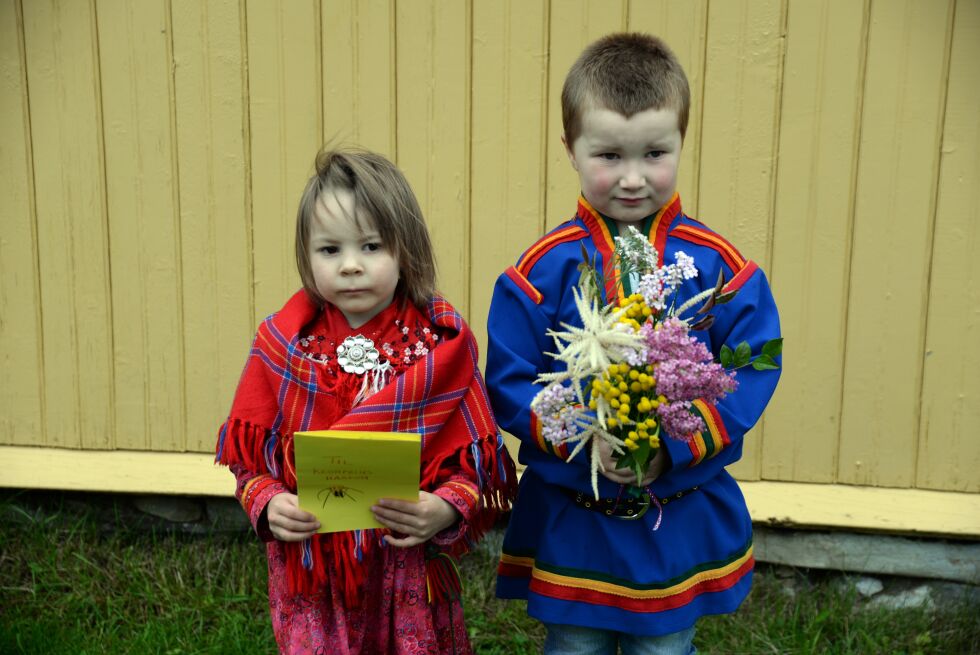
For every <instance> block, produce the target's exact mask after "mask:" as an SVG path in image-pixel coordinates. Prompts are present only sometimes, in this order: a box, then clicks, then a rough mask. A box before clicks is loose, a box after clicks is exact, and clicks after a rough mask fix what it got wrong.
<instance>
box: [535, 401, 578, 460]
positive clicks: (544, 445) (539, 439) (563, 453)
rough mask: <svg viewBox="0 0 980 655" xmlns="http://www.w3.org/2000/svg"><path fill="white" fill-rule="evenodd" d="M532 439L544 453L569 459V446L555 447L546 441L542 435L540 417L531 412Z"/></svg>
mask: <svg viewBox="0 0 980 655" xmlns="http://www.w3.org/2000/svg"><path fill="white" fill-rule="evenodd" d="M531 437H532V438H533V439H534V443H535V444H536V445H537V446H538V448H540V449H541V450H543V451H544V452H546V453H551V454H552V455H554V456H555V457H560V458H562V459H568V453H569V451H568V446H566V445H565V444H560V445H555V444H553V443H551V442H550V441H548V440H547V439H545V438H544V435H543V434H542V433H541V421H539V420H538V415H537V414H535V413H534V412H531Z"/></svg>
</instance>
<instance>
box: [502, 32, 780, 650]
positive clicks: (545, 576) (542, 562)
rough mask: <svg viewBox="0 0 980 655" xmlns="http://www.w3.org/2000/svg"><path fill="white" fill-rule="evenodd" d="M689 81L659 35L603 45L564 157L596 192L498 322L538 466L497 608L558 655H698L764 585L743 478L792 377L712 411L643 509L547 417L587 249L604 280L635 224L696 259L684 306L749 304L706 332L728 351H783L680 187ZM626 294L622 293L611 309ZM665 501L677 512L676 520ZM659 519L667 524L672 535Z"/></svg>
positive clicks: (712, 345) (516, 283)
mask: <svg viewBox="0 0 980 655" xmlns="http://www.w3.org/2000/svg"><path fill="white" fill-rule="evenodd" d="M689 102H690V93H689V90H688V84H687V78H686V77H685V75H684V71H683V70H682V69H681V67H680V64H679V63H678V62H677V59H676V58H675V57H674V55H673V53H672V52H671V51H670V50H669V49H668V48H667V46H666V45H665V44H664V43H663V42H662V41H660V40H659V39H657V38H655V37H651V36H648V35H644V34H614V35H610V36H607V37H605V38H603V39H600V40H599V41H597V42H595V43H593V44H592V45H590V46H589V47H588V48H586V50H585V51H584V52H583V53H582V55H581V56H580V57H579V59H578V61H576V63H575V64H574V65H573V66H572V69H571V71H570V72H569V73H568V77H567V78H566V80H565V86H564V89H563V91H562V122H563V126H564V136H563V138H562V142H563V143H564V144H565V149H566V151H567V153H568V159H569V161H570V162H571V164H572V168H574V169H575V171H576V172H577V173H578V176H579V180H580V183H581V191H582V194H581V196H580V197H579V200H578V210H577V212H576V214H575V216H574V217H573V218H572V219H571V220H569V221H568V222H566V223H564V224H562V225H561V226H559V227H557V228H556V229H554V230H552V231H551V232H550V233H549V234H547V235H546V236H545V237H543V238H542V239H540V240H539V241H538V242H537V243H535V244H534V245H533V246H531V247H530V248H529V249H528V250H527V251H526V252H525V253H524V255H523V256H522V257H521V258H520V259H519V260H518V262H517V264H516V265H515V266H512V267H510V268H508V269H507V271H506V272H505V273H504V274H503V275H501V276H500V278H499V279H498V281H497V284H496V287H495V289H494V294H493V301H492V304H491V307H490V317H489V348H488V354H487V386H488V388H489V390H490V395H491V401H492V403H493V408H494V411H495V413H496V417H497V419H498V421H499V423H500V426H501V427H502V428H504V429H506V430H508V431H509V432H511V433H512V434H514V435H516V436H517V437H518V438H520V440H521V450H520V459H521V461H522V462H523V463H524V464H525V465H527V469H526V470H525V471H524V475H523V479H522V480H521V485H520V491H519V493H518V498H517V501H516V503H515V506H514V510H513V514H512V516H511V519H510V525H509V527H508V530H507V535H506V537H505V539H504V544H503V554H502V557H501V561H500V566H499V569H498V578H497V595H498V596H500V597H501V598H526V599H527V601H528V605H527V610H528V613H529V614H530V615H531V616H533V617H535V618H537V619H539V620H540V621H543V622H544V623H545V624H546V626H547V629H548V635H547V639H546V641H545V649H544V650H545V653H555V654H557V653H561V654H563V655H564V654H567V653H589V654H590V655H595V654H603V653H609V654H615V653H616V652H617V650H616V649H617V645H618V646H621V647H622V649H623V653H624V654H625V655H630V654H633V653H664V654H666V653H683V654H687V653H691V652H694V648H693V644H692V640H693V637H694V624H695V622H696V621H697V619H698V618H699V617H700V616H702V615H705V614H720V613H726V612H733V611H735V609H736V608H738V606H739V604H740V603H741V602H742V600H743V599H744V598H745V596H746V594H747V593H748V591H749V587H750V585H751V580H752V568H753V564H754V560H753V557H752V523H751V521H750V519H749V514H748V510H747V508H746V506H745V501H744V499H743V498H742V495H741V493H740V491H739V488H738V485H737V484H736V483H735V480H734V479H733V478H732V477H731V476H730V475H729V474H728V473H727V472H726V471H725V466H727V465H728V464H731V463H732V462H734V461H736V460H737V459H738V458H739V457H740V455H741V452H742V438H743V436H744V435H745V432H746V431H747V430H748V429H749V428H751V427H752V425H753V424H754V423H755V422H756V421H757V420H758V418H759V416H760V415H761V414H762V411H763V409H764V408H765V406H766V403H767V402H768V401H769V398H770V396H771V395H772V393H773V390H774V389H775V387H776V382H777V380H778V378H779V372H778V371H756V370H753V369H751V367H746V368H743V369H740V370H739V371H738V374H737V379H738V385H739V386H738V390H737V391H736V392H734V393H732V394H729V395H728V396H727V397H726V398H725V399H724V400H723V401H721V402H719V403H718V404H717V405H713V404H710V403H706V402H701V401H698V402H696V403H695V407H696V408H697V409H698V413H699V415H701V416H702V418H703V419H704V423H705V426H706V429H705V430H704V431H703V432H702V433H699V434H698V435H696V437H695V438H694V439H692V440H690V441H688V440H680V439H673V438H669V437H668V438H665V439H662V440H661V445H662V448H661V449H660V452H659V454H658V455H657V457H656V458H655V459H654V460H653V462H652V463H651V465H650V468H649V470H648V471H647V475H646V478H645V480H644V486H646V488H647V489H649V490H650V491H651V492H652V493H653V494H654V495H655V496H656V499H654V501H653V502H651V503H650V504H649V506H648V507H649V509H648V510H646V509H644V506H645V503H643V502H638V501H633V500H626V499H625V497H624V487H623V485H624V484H628V483H630V482H631V481H632V482H633V483H634V484H635V477H634V475H633V473H632V472H630V471H626V470H623V469H619V470H617V469H616V468H615V456H614V455H612V454H611V453H610V452H609V450H608V449H607V448H606V449H603V452H602V455H603V462H604V465H605V468H606V472H605V473H603V474H602V476H601V477H600V478H599V495H600V499H599V500H598V501H596V500H595V496H594V494H593V492H592V489H591V482H590V472H589V463H588V462H589V460H588V454H587V450H583V451H582V452H581V453H580V454H578V455H576V457H575V459H574V460H573V461H571V462H566V461H565V460H566V458H567V456H568V449H567V448H565V447H554V446H553V445H551V444H550V443H548V442H546V441H545V440H544V439H543V438H542V436H541V432H540V429H539V427H538V421H537V417H535V416H534V414H533V413H532V412H531V409H530V402H531V400H532V399H533V398H534V396H535V395H536V394H537V392H538V391H539V390H540V388H541V386H540V385H536V384H535V378H536V377H537V376H538V374H540V373H543V372H547V371H552V370H554V369H555V368H556V364H555V360H554V359H553V358H551V357H549V356H548V355H547V354H546V353H548V352H553V351H554V343H553V342H552V341H551V339H550V338H549V337H548V336H547V335H546V331H547V330H548V329H549V328H552V329H560V328H559V326H560V324H561V323H569V324H575V325H580V324H581V321H580V320H579V317H578V313H577V311H576V308H575V305H574V301H573V297H572V288H573V287H574V286H575V285H576V283H577V282H578V279H579V274H580V272H579V270H578V266H579V264H580V263H581V262H582V248H583V247H584V249H585V251H586V252H587V253H588V255H589V257H590V258H591V257H596V258H597V260H598V265H599V270H602V266H603V265H604V264H605V263H607V262H608V261H609V259H610V257H611V255H612V252H613V245H614V242H613V238H614V237H615V236H616V235H617V234H619V233H621V232H622V231H623V230H625V229H626V228H627V226H634V227H636V228H637V229H639V230H640V231H641V232H642V233H643V234H645V235H648V236H649V239H650V241H651V243H652V244H653V245H654V247H655V248H656V249H657V252H658V253H659V254H660V257H661V263H663V262H664V261H666V262H668V263H673V262H674V254H675V253H676V252H678V251H683V252H685V253H687V254H688V255H690V256H692V257H694V261H695V263H696V266H697V268H698V271H699V275H698V277H697V278H695V279H693V280H689V281H686V282H684V284H683V286H681V287H680V288H679V289H678V292H677V293H678V303H681V302H683V301H684V300H685V299H687V298H690V297H692V296H693V295H695V294H697V293H698V292H699V291H701V290H703V289H707V288H710V287H711V286H713V285H714V284H715V283H716V282H717V280H718V274H719V272H721V273H723V274H724V278H725V289H726V290H738V293H737V295H736V297H735V299H734V300H732V301H731V302H729V303H727V304H724V305H718V306H716V307H715V308H713V309H712V313H713V314H714V315H715V322H714V324H713V325H712V327H711V328H710V329H709V330H707V331H704V332H694V333H693V334H695V335H697V336H698V338H700V339H702V340H704V342H705V344H706V345H707V346H708V348H709V349H710V350H711V351H712V352H713V353H715V355H716V356H717V353H718V351H719V349H720V348H721V346H722V344H728V345H729V346H730V347H732V348H734V347H735V346H736V345H737V344H738V343H739V342H741V341H743V340H744V341H748V342H749V344H750V345H751V346H752V351H753V353H758V352H759V351H760V349H761V346H762V344H763V343H765V342H766V341H767V340H769V339H773V338H776V337H778V336H779V318H778V316H777V313H776V306H775V303H774V302H773V298H772V294H771V292H770V290H769V285H768V283H767V281H766V277H765V275H764V274H763V272H762V270H761V269H759V268H758V267H757V266H756V265H755V264H754V263H752V262H750V261H746V260H745V259H743V258H742V256H741V255H740V254H739V252H738V251H737V250H736V249H735V248H734V247H733V246H732V245H731V244H729V243H728V242H727V241H726V240H725V239H723V238H722V237H720V236H719V235H717V234H716V233H714V232H712V231H711V230H710V229H708V228H707V227H705V226H704V225H703V224H701V223H699V222H697V221H695V220H693V219H691V218H689V217H687V216H685V215H684V214H683V212H682V211H681V205H680V199H679V198H678V196H677V194H676V193H675V191H674V189H675V187H676V183H677V166H678V161H679V159H680V153H681V146H682V145H683V141H684V133H685V130H686V128H687V116H688V108H689ZM611 293H615V287H614V286H613V285H611V284H607V287H606V296H607V301H608V300H609V299H610V294H611ZM658 502H659V507H658ZM658 519H659V520H660V525H659V527H656V524H657V521H658Z"/></svg>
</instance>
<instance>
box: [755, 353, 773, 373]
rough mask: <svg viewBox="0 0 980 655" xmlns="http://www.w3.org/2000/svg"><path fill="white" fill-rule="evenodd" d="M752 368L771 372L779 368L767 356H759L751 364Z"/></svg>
mask: <svg viewBox="0 0 980 655" xmlns="http://www.w3.org/2000/svg"><path fill="white" fill-rule="evenodd" d="M752 368H754V369H755V370H757V371H771V370H774V369H778V368H779V364H777V363H776V360H774V359H773V358H772V357H770V356H769V355H759V356H758V357H756V358H755V360H754V361H753V362H752Z"/></svg>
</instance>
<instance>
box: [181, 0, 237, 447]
mask: <svg viewBox="0 0 980 655" xmlns="http://www.w3.org/2000/svg"><path fill="white" fill-rule="evenodd" d="M242 9H243V8H242V7H241V6H240V5H239V4H237V3H235V2H227V1H225V0H208V1H207V2H198V0H175V1H174V3H173V5H172V16H173V38H174V65H175V71H174V89H175V97H176V112H177V148H178V152H179V167H178V170H179V187H180V235H181V243H180V245H181V262H182V263H181V266H182V270H183V280H182V286H181V298H182V303H183V304H182V306H183V317H184V322H183V331H184V340H185V348H184V363H183V367H184V389H185V397H186V415H185V420H184V432H185V434H186V449H188V450H195V451H210V450H212V449H213V448H214V441H215V433H216V431H217V427H218V424H219V423H220V422H221V421H222V420H223V419H224V416H225V414H226V413H227V411H228V408H229V407H230V406H231V399H232V396H233V394H234V391H235V386H236V385H237V383H238V377H239V374H240V373H241V370H242V366H243V365H244V363H245V356H246V354H247V353H248V348H249V344H250V341H251V337H252V333H253V328H254V327H255V325H254V322H253V321H254V318H253V313H252V304H251V292H250V287H251V270H250V266H251V257H250V255H249V248H250V246H251V243H250V240H249V231H250V230H251V214H250V208H249V204H248V191H247V182H248V180H247V179H246V166H245V164H246V162H245V153H246V149H245V148H246V144H245V134H244V130H243V126H244V124H245V96H244V94H245V85H244V79H243V76H244V54H245V52H244V43H243V40H244V38H245V35H244V34H243V33H242V24H241V17H240V13H241V11H242Z"/></svg>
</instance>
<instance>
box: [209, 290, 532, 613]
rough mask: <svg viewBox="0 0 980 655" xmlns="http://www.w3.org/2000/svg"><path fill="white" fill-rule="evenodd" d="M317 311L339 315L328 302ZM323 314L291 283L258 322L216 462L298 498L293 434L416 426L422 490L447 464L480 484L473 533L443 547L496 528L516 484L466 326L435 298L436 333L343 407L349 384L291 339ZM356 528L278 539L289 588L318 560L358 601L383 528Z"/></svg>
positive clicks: (431, 315)
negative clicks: (340, 383) (393, 372)
mask: <svg viewBox="0 0 980 655" xmlns="http://www.w3.org/2000/svg"><path fill="white" fill-rule="evenodd" d="M396 302H397V301H396ZM404 304H405V307H404V308H403V309H401V310H397V309H396V312H397V314H396V315H397V316H398V317H400V318H402V319H403V320H402V322H401V324H402V325H405V324H407V323H408V322H409V321H410V319H411V318H412V316H417V315H418V310H417V309H416V308H415V307H414V306H412V305H411V303H404ZM322 311H326V312H330V311H332V312H336V313H339V312H337V310H336V309H335V308H333V307H331V306H328V307H327V308H326V309H324V310H322ZM320 312H321V309H320V308H319V307H318V306H317V305H315V304H314V303H313V302H312V301H310V299H309V297H308V296H307V294H306V292H305V291H303V290H300V291H299V292H297V293H296V294H294V295H293V297H292V298H290V299H289V301H288V302H287V303H286V304H285V305H284V306H283V308H282V309H281V310H280V311H278V312H277V313H275V314H273V315H272V316H270V317H269V318H267V319H266V320H265V321H263V322H262V324H261V325H260V326H259V329H258V333H257V334H256V336H255V340H254V342H253V344H252V349H251V351H250V353H249V357H248V360H247V362H246V365H245V370H244V372H243V373H242V377H241V379H240V381H239V383H238V389H237V391H236V392H235V398H234V401H233V402H232V408H231V413H230V414H229V416H228V420H227V421H226V422H225V423H224V424H223V425H222V426H221V429H220V431H219V434H218V444H217V448H216V457H215V460H216V461H217V462H219V463H221V464H225V465H228V466H231V465H240V466H242V467H244V468H245V469H246V470H247V471H249V472H252V473H255V474H259V475H261V474H266V475H270V476H271V477H273V478H275V479H277V480H280V481H282V482H283V484H284V485H285V486H286V487H287V488H288V489H290V490H291V491H293V492H294V493H295V490H296V475H295V468H294V463H293V448H292V437H293V433H294V432H301V431H306V430H322V429H344V430H375V431H386V432H413V433H421V434H422V471H421V478H420V479H421V482H420V486H421V488H422V489H423V490H426V491H433V490H434V489H435V488H436V487H437V486H438V484H439V480H440V470H441V469H443V468H444V467H448V468H451V469H452V468H454V469H461V470H462V471H463V472H464V473H465V474H467V475H468V476H469V477H471V478H472V479H473V480H475V481H476V482H477V483H478V486H479V488H480V494H481V504H482V510H481V511H480V512H478V513H477V514H476V516H475V517H474V518H473V520H471V521H470V524H469V535H470V539H469V540H467V539H460V540H459V543H458V545H456V546H454V547H453V548H452V549H451V553H450V554H452V555H458V554H461V553H462V552H463V551H465V550H466V549H467V548H468V544H467V543H464V542H467V541H471V542H474V541H476V540H477V539H478V538H479V537H481V536H482V535H483V534H484V533H485V532H486V531H487V529H489V528H490V527H491V526H492V525H493V522H494V520H495V519H496V515H497V512H498V511H500V510H503V509H505V508H506V507H507V506H508V503H509V502H510V501H511V500H512V499H513V497H514V494H515V492H516V480H517V478H516V475H515V472H514V463H513V461H512V460H511V459H510V456H509V455H508V453H507V450H506V449H505V448H504V443H503V439H502V437H501V435H500V432H499V431H498V429H497V425H496V422H495V421H494V418H493V413H492V411H491V409H490V404H489V401H488V399H487V394H486V388H485V386H484V383H483V377H482V376H481V375H480V371H479V368H478V354H477V346H476V341H475V339H474V338H473V334H472V332H471V331H470V329H469V326H467V325H466V323H465V322H464V321H463V319H462V318H461V317H460V315H459V314H458V313H457V312H456V310H455V309H453V307H452V305H450V304H449V303H448V302H447V301H446V300H444V299H443V298H440V297H436V298H434V299H433V300H432V301H431V302H430V303H429V305H428V307H427V308H426V315H427V317H428V320H429V322H430V323H431V324H432V325H433V326H435V327H436V328H438V329H439V330H438V331H439V334H440V335H441V336H440V340H439V341H438V344H437V345H436V347H435V348H433V349H432V350H430V351H429V352H428V354H426V355H425V356H423V357H421V358H420V359H418V360H416V361H415V362H414V363H413V364H412V365H411V366H410V367H409V368H408V369H407V370H405V371H404V372H403V373H402V374H401V375H398V377H396V378H395V379H393V380H392V381H391V382H389V383H388V384H387V386H385V387H384V388H382V389H381V390H380V391H378V392H377V393H375V394H374V395H372V396H370V397H369V398H368V399H366V400H364V401H363V402H361V403H360V404H359V405H357V406H356V407H354V408H353V409H351V410H350V411H346V410H348V409H349V408H350V394H349V393H348V392H349V390H343V389H339V388H336V387H334V388H332V389H331V388H330V387H331V386H332V385H331V384H330V382H329V381H328V380H325V379H324V377H323V375H322V374H321V375H320V376H319V377H318V375H317V364H316V363H314V362H313V361H311V360H310V359H309V358H307V357H305V356H304V351H303V349H302V348H300V346H299V343H298V342H299V339H300V338H301V336H302V335H301V331H302V330H303V329H304V328H306V327H307V326H308V325H309V324H310V323H311V322H312V321H314V320H316V319H317V317H318V315H319V314H320ZM385 312H388V310H385ZM328 318H329V317H328ZM406 319H408V320H406ZM345 325H346V323H345ZM345 391H347V392H345ZM345 397H346V402H345V400H344V398H345ZM343 405H346V406H343ZM361 532H362V531H354V532H339V533H328V534H318V535H315V536H314V537H312V538H311V539H310V540H307V541H304V542H290V543H285V544H284V545H285V551H286V563H287V571H288V572H289V578H290V581H289V582H290V590H291V591H293V592H294V593H303V594H305V595H313V594H315V593H317V592H318V591H319V590H320V589H322V587H323V584H324V583H325V582H326V581H327V579H328V576H327V571H326V567H327V566H331V567H333V568H334V569H335V570H336V572H337V573H338V574H339V576H340V577H341V578H342V579H343V580H344V588H345V589H344V590H345V596H346V598H347V600H348V603H349V604H350V605H356V604H357V593H358V586H359V584H360V583H361V581H362V580H363V578H364V572H363V570H362V567H361V561H362V558H363V557H364V556H366V555H368V554H369V553H370V551H371V550H372V549H373V548H376V547H378V545H379V542H380V538H381V536H380V535H381V534H383V531H381V530H371V531H366V532H365V533H364V534H361ZM369 536H370V537H371V538H368V537H369ZM432 577H433V576H432V575H430V583H431V582H433V581H432V580H431V578H432ZM435 586H436V588H437V590H438V585H435ZM441 591H443V592H444V591H447V590H445V589H442V590H441Z"/></svg>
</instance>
